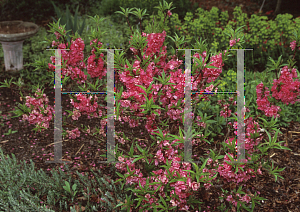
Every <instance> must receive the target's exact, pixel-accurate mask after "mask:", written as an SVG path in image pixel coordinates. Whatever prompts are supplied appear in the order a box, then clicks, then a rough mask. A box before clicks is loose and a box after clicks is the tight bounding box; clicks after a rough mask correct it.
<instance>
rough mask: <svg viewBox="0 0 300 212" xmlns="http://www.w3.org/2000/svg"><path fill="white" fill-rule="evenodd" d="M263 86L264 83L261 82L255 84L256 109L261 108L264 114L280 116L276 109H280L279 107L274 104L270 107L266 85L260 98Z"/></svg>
mask: <svg viewBox="0 0 300 212" xmlns="http://www.w3.org/2000/svg"><path fill="white" fill-rule="evenodd" d="M263 86H264V84H263V83H262V82H261V83H260V84H258V85H257V86H256V94H257V100H256V103H257V105H258V107H257V109H259V110H263V111H264V112H265V115H266V116H269V117H271V116H273V117H280V115H279V114H277V112H278V111H281V109H280V107H279V106H275V105H272V106H271V107H270V102H269V101H268V97H269V94H270V91H269V89H268V88H267V87H265V92H264V94H265V96H264V97H263V98H262V90H263Z"/></svg>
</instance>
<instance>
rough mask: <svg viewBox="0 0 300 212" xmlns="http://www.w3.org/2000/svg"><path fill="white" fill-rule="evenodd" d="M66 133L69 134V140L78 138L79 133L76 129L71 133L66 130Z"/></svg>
mask: <svg viewBox="0 0 300 212" xmlns="http://www.w3.org/2000/svg"><path fill="white" fill-rule="evenodd" d="M67 133H69V136H70V137H69V138H70V139H71V138H72V139H76V137H78V138H79V137H80V132H79V130H78V128H76V129H74V130H72V131H70V130H67Z"/></svg>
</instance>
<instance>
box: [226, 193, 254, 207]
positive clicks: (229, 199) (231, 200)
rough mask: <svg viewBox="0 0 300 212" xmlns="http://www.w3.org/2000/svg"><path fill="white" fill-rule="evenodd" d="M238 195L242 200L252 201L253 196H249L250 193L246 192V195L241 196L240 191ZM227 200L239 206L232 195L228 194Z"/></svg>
mask: <svg viewBox="0 0 300 212" xmlns="http://www.w3.org/2000/svg"><path fill="white" fill-rule="evenodd" d="M236 196H237V197H239V198H240V201H242V202H246V203H249V202H250V201H251V197H249V196H248V194H245V196H243V197H241V195H240V194H239V193H237V194H236ZM226 200H227V201H228V202H231V203H232V204H233V205H234V206H235V207H237V201H236V200H234V199H233V197H232V195H229V196H227V198H226Z"/></svg>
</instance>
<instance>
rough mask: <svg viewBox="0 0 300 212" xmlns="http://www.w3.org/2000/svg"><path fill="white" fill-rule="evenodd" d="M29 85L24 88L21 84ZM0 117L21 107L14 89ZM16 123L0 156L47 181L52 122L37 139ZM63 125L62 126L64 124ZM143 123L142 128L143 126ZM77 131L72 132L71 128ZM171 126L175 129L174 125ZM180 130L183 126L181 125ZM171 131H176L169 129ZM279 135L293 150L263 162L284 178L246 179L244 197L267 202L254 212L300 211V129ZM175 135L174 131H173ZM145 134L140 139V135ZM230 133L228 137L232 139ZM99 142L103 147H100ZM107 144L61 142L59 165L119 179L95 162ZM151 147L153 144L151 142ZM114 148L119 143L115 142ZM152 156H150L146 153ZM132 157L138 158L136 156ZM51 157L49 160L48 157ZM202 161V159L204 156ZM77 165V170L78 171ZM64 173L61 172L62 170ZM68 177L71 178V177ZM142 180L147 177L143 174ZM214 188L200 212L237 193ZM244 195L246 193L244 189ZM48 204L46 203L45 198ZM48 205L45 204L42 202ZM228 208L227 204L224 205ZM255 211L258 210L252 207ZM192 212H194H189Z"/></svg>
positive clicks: (134, 133) (97, 139) (217, 142)
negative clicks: (13, 158)
mask: <svg viewBox="0 0 300 212" xmlns="http://www.w3.org/2000/svg"><path fill="white" fill-rule="evenodd" d="M16 77H17V78H15V79H18V76H16ZM10 78H11V75H10V74H7V73H4V72H3V71H2V72H0V81H1V82H4V79H10ZM25 83H27V82H25ZM0 91H1V92H0V94H1V95H0V111H2V114H1V117H3V116H12V115H14V114H12V113H10V112H9V111H11V110H12V109H13V108H14V107H15V106H16V103H17V102H19V103H25V100H23V101H20V94H19V92H20V91H19V90H18V87H17V86H16V85H14V84H12V86H11V88H0ZM22 93H23V95H24V96H28V95H29V94H30V95H31V96H33V94H32V93H29V92H28V91H25V90H24V88H23V90H22ZM44 93H45V94H46V95H47V97H48V98H49V101H50V104H51V105H54V91H53V87H46V88H45V90H44ZM99 98H100V99H101V100H100V101H99V102H100V104H102V105H106V103H105V101H104V96H103V98H102V97H101V96H100V95H99ZM68 99H69V97H68V95H62V108H63V112H64V111H65V110H66V109H67V110H70V107H72V106H71V105H70V103H69V101H67V100H68ZM20 119H21V117H18V118H8V119H7V120H3V119H0V124H4V125H3V126H1V128H0V136H1V137H0V148H1V149H2V150H3V152H4V154H5V155H7V154H9V156H10V157H11V154H14V155H15V156H16V159H17V160H18V161H21V160H25V161H27V164H28V163H29V159H31V160H32V161H33V162H34V164H35V168H36V170H39V169H42V170H43V171H44V172H46V173H47V174H48V175H50V174H51V173H50V170H51V169H56V170H58V168H59V167H60V166H61V165H62V164H58V163H45V162H46V161H49V160H50V161H51V160H53V158H54V148H53V145H51V144H52V143H53V142H54V131H53V127H54V121H53V120H52V121H51V122H50V128H49V129H47V130H45V131H44V132H41V133H37V134H35V133H34V132H33V131H32V129H33V128H34V126H31V125H28V122H26V123H24V122H20V121H19V120H20ZM66 122H67V125H63V128H64V129H67V128H69V129H70V130H71V129H74V128H76V127H78V128H82V127H81V125H82V126H90V128H91V130H92V129H94V128H95V127H96V126H97V128H100V127H101V125H100V119H99V118H96V119H88V118H87V116H86V115H83V116H82V117H80V118H79V120H78V121H76V122H75V123H74V121H73V120H72V119H71V117H69V118H66ZM63 123H64V122H63ZM144 124H145V121H143V122H142V123H141V125H142V126H143V125H144ZM75 125H76V127H74V126H75ZM173 125H174V126H177V127H178V123H177V122H175V123H174V124H173ZM10 126H11V129H12V131H17V132H16V133H13V134H10V135H5V136H4V137H3V136H2V135H4V133H7V132H8V130H9V129H10ZM181 128H182V125H181ZM173 129H174V128H173ZM115 130H116V134H117V133H118V132H122V133H124V134H125V136H126V137H128V138H130V140H131V141H133V140H134V138H139V139H141V140H142V141H143V140H145V141H149V143H145V144H146V145H149V146H150V144H151V143H152V141H151V138H150V136H149V135H148V134H147V131H146V129H145V128H143V127H141V126H139V127H137V128H130V127H129V126H128V125H127V124H126V123H125V124H122V123H120V122H119V121H116V120H115ZM280 130H281V132H283V134H282V135H279V136H278V141H281V140H284V141H285V143H286V144H287V147H288V148H290V149H292V151H288V150H278V149H272V150H270V151H269V154H268V155H267V156H264V157H263V159H264V161H273V162H274V167H277V166H278V168H285V170H284V171H283V172H280V175H281V176H282V177H283V178H284V179H281V178H278V180H277V182H275V179H274V176H272V175H269V174H268V171H267V170H266V169H263V170H262V172H263V175H260V176H258V177H256V178H252V179H250V180H249V181H248V182H247V183H246V190H247V193H248V194H250V195H251V194H254V192H255V191H259V192H260V195H259V196H260V197H263V198H266V199H268V200H267V201H264V202H263V203H262V202H261V205H258V206H255V211H274V212H280V211H282V212H285V211H300V201H299V190H300V182H299V181H300V174H299V165H300V164H299V159H300V150H299V142H300V123H297V122H291V123H290V125H289V127H288V128H283V127H282V128H280ZM172 131H173V133H174V134H178V133H176V130H175V131H174V130H172ZM141 132H143V134H141ZM223 133H224V136H221V135H219V136H217V137H215V138H214V143H211V144H207V145H206V146H204V147H203V148H193V149H194V151H193V155H198V156H200V155H204V154H206V152H207V151H208V150H209V149H215V148H217V149H220V147H221V142H222V141H224V138H225V135H226V133H225V129H223ZM232 133H233V132H231V134H232ZM271 136H272V137H273V136H274V133H271ZM264 138H265V139H266V140H267V141H268V137H267V134H266V133H264ZM101 140H102V141H101ZM105 141H106V138H105V137H103V136H99V135H95V136H92V135H91V134H88V135H87V134H84V133H83V131H81V135H80V140H79V138H77V139H76V140H72V139H68V138H65V140H63V143H62V150H63V151H62V158H63V160H66V161H70V162H71V163H69V164H68V165H69V167H70V168H71V167H73V168H71V169H70V170H71V171H72V173H75V172H76V170H78V171H79V172H80V173H82V172H88V173H89V175H91V174H92V173H91V172H90V169H93V170H96V169H99V168H100V169H101V170H102V173H106V174H107V175H108V176H110V177H111V178H112V179H113V180H116V179H117V178H118V176H117V175H116V174H115V173H112V172H111V171H109V170H110V167H111V166H112V165H111V164H103V163H99V161H105V158H104V157H101V156H100V155H103V154H105V150H106V143H105ZM150 141H151V142H150ZM116 143H118V141H117V139H116ZM119 145H120V150H121V151H123V153H124V154H125V155H126V154H127V152H129V149H130V145H131V143H130V145H129V144H128V143H127V144H125V145H121V144H120V143H119ZM150 152H152V153H154V150H152V151H150ZM135 153H138V151H137V150H135ZM49 154H52V155H49ZM222 154H223V155H224V154H225V153H224V151H221V155H222ZM204 157H206V156H204ZM77 164H80V166H79V167H78V166H77ZM61 168H62V166H61ZM72 173H71V174H72ZM143 174H144V176H145V175H146V173H143ZM73 177H76V178H78V177H77V175H75V174H74V175H73ZM213 183H214V185H213V186H211V189H210V190H208V191H205V189H202V190H201V191H199V192H198V193H197V197H198V198H199V199H200V200H201V201H202V202H204V204H203V205H204V206H201V208H202V209H203V210H206V211H207V210H209V207H210V209H212V208H214V207H216V208H217V206H220V205H221V201H220V200H219V198H218V197H219V195H218V192H221V188H223V189H227V190H229V191H230V190H233V189H235V188H236V189H238V186H236V185H235V184H234V183H227V182H221V181H220V182H213ZM243 190H244V189H243ZM45 198H46V197H45ZM45 200H46V199H45ZM224 202H225V204H226V205H227V206H229V203H228V202H227V201H224ZM256 205H257V204H256ZM193 211H196V210H193Z"/></svg>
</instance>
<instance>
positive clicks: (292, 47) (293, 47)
mask: <svg viewBox="0 0 300 212" xmlns="http://www.w3.org/2000/svg"><path fill="white" fill-rule="evenodd" d="M290 47H291V49H292V51H294V50H295V49H296V41H295V40H294V41H292V42H291V43H290ZM298 49H299V50H300V46H299V48H298Z"/></svg>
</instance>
